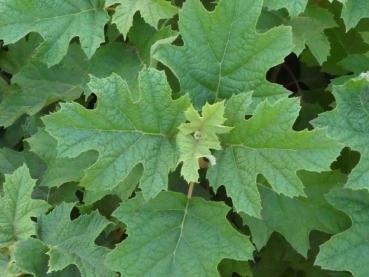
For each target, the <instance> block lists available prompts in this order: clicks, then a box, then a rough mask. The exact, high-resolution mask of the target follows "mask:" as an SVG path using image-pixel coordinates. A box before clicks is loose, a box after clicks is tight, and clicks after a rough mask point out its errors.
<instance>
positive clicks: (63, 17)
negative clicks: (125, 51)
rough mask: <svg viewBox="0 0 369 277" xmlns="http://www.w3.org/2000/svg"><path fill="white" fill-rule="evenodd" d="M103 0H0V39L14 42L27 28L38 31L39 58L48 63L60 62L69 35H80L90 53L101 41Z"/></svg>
mask: <svg viewBox="0 0 369 277" xmlns="http://www.w3.org/2000/svg"><path fill="white" fill-rule="evenodd" d="M103 3H104V1H102V0H91V1H85V0H73V1H70V0H69V1H56V0H51V1H48V0H29V1H27V2H24V1H13V0H1V1H0V14H1V16H0V39H2V40H4V43H5V44H10V43H15V42H16V41H18V40H19V39H21V38H22V37H24V36H25V35H27V34H28V33H30V32H37V33H40V34H41V36H42V37H43V38H44V42H43V43H42V44H41V45H40V46H39V47H38V51H37V52H38V53H37V55H38V56H39V58H40V60H41V61H42V62H44V63H47V65H48V66H52V65H55V64H57V63H59V62H60V61H61V60H62V58H63V57H64V56H65V55H66V54H67V50H68V45H69V42H70V41H71V39H72V38H74V37H75V36H79V40H80V42H81V47H82V49H83V51H84V52H85V53H86V55H87V57H89V58H90V57H91V56H92V55H93V54H94V53H95V51H96V49H97V48H98V47H99V46H100V44H101V43H102V42H104V40H105V39H104V26H105V24H106V23H107V22H108V15H107V13H106V11H105V10H104V6H103Z"/></svg>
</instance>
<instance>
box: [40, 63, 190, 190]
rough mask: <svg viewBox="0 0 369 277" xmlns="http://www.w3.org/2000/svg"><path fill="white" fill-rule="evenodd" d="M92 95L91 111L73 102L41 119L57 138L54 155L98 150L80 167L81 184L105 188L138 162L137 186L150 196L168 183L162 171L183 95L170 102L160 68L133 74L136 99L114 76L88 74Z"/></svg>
mask: <svg viewBox="0 0 369 277" xmlns="http://www.w3.org/2000/svg"><path fill="white" fill-rule="evenodd" d="M89 86H90V89H91V90H93V91H94V92H95V93H96V95H97V97H98V104H97V107H96V109H94V110H88V109H86V108H84V107H82V106H81V105H79V104H77V103H70V104H63V105H62V106H61V110H60V111H58V112H56V113H54V114H52V115H50V116H46V117H44V122H45V125H46V129H47V131H48V132H49V133H51V135H52V136H54V137H55V138H56V139H57V140H58V147H57V148H58V155H59V156H60V157H70V158H72V157H76V156H78V155H80V154H81V153H83V152H85V151H88V150H96V151H98V152H99V158H98V160H97V161H96V163H95V164H94V165H93V166H92V167H90V168H88V169H87V170H86V171H85V176H84V177H83V178H82V180H81V185H82V186H84V187H87V188H88V189H90V190H95V191H106V190H111V189H113V188H114V187H116V186H117V185H118V184H119V183H120V182H122V181H123V180H124V179H125V178H126V176H127V175H128V174H129V172H130V171H131V170H132V168H133V167H134V166H135V165H137V164H142V165H143V166H144V172H143V176H142V178H141V182H140V187H141V189H142V190H143V193H144V195H145V197H154V196H155V195H157V194H158V193H159V192H160V191H161V190H162V189H166V188H167V186H168V174H169V172H170V171H171V170H172V169H174V168H175V166H176V164H177V161H178V150H177V148H176V145H175V139H174V135H175V134H176V132H177V127H178V126H179V125H180V124H181V123H182V122H183V121H184V111H185V110H186V109H187V107H188V106H189V101H188V99H187V97H182V98H180V99H178V100H175V101H173V100H172V98H171V96H170V95H171V89H170V87H169V85H168V84H167V81H166V78H165V75H164V73H163V72H159V71H157V70H155V69H148V70H144V71H142V72H141V74H140V77H139V88H140V91H136V92H135V94H136V95H138V96H139V100H138V101H137V102H135V101H133V100H132V97H131V93H130V90H129V88H128V86H127V84H126V82H124V81H123V80H122V79H121V78H120V77H119V76H117V75H115V74H114V75H112V76H111V77H108V78H105V79H96V78H92V81H91V82H90V84H89Z"/></svg>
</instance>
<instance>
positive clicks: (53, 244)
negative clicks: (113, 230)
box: [37, 203, 114, 277]
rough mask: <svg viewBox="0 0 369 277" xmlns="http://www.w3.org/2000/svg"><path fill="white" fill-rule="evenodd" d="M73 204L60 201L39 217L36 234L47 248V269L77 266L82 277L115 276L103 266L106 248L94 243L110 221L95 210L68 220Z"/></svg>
mask: <svg viewBox="0 0 369 277" xmlns="http://www.w3.org/2000/svg"><path fill="white" fill-rule="evenodd" d="M72 207H73V204H65V203H63V204H60V205H59V206H57V207H56V208H55V209H54V210H53V211H52V212H51V213H50V214H48V215H44V216H42V217H40V218H39V220H38V225H37V226H38V229H37V233H38V237H39V238H40V240H41V241H42V242H43V243H44V244H45V245H47V247H48V248H49V251H48V252H47V254H48V255H49V256H50V259H49V272H54V271H59V270H62V269H64V268H66V267H67V266H69V265H72V264H74V265H76V266H77V267H78V269H79V271H80V273H81V276H82V277H99V276H101V277H108V276H114V273H113V272H111V271H110V270H109V269H108V268H106V267H105V266H104V259H105V256H106V254H107V253H108V252H109V250H108V248H105V247H102V246H98V245H96V244H95V242H94V241H95V239H96V237H97V236H98V235H99V234H100V233H101V232H102V231H103V230H104V228H105V227H106V226H107V225H108V224H109V221H108V220H106V219H105V218H104V217H103V216H101V215H99V214H98V212H93V213H91V214H89V215H81V216H79V217H78V218H77V219H75V220H73V221H71V220H70V213H71V209H72Z"/></svg>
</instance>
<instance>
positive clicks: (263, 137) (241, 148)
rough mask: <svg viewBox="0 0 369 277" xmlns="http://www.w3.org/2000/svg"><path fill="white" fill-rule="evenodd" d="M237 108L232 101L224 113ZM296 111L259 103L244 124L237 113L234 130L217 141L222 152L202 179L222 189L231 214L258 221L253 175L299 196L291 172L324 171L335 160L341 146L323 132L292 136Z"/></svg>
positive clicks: (281, 103)
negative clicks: (205, 177) (231, 204)
mask: <svg viewBox="0 0 369 277" xmlns="http://www.w3.org/2000/svg"><path fill="white" fill-rule="evenodd" d="M238 107H239V105H236V102H235V101H232V102H229V104H228V105H226V110H230V112H229V113H231V111H233V110H234V109H235V108H238ZM244 110H245V109H244ZM299 110H300V105H299V102H298V100H297V99H293V98H286V99H281V100H278V101H277V102H275V103H273V104H271V103H270V102H269V101H268V100H265V101H264V102H262V103H260V104H259V105H258V106H257V107H256V109H255V112H254V113H253V116H252V117H251V118H250V119H248V120H245V119H244V115H242V113H240V114H238V117H239V118H238V119H236V117H235V116H234V117H233V120H232V123H233V124H232V126H234V128H233V129H232V130H231V132H230V133H229V134H226V135H224V136H223V139H222V145H223V148H224V150H222V151H215V153H214V156H215V157H216V159H217V164H216V165H215V166H213V167H211V168H210V169H209V172H208V177H209V181H210V185H211V186H212V187H214V188H215V189H218V188H219V187H220V186H221V185H224V186H225V188H226V191H227V194H228V195H229V196H230V197H231V198H232V201H233V205H234V207H235V209H236V210H237V211H242V212H245V213H247V214H249V215H251V216H254V217H260V211H261V200H260V195H259V192H258V189H257V185H256V178H257V176H258V174H262V175H263V176H264V177H265V178H266V179H267V181H268V182H269V184H270V185H271V187H272V189H273V190H274V191H276V192H278V193H282V194H284V195H286V196H289V197H295V196H304V195H305V192H304V186H303V184H302V182H301V180H300V179H299V177H298V176H297V174H296V173H297V171H298V170H303V169H305V170H309V171H324V170H328V169H329V166H330V164H331V163H332V162H333V161H334V160H335V159H336V157H337V156H338V155H339V153H340V150H341V148H342V145H341V144H339V143H338V142H336V141H335V140H333V139H332V138H329V137H327V135H326V130H324V129H316V130H312V131H308V130H303V131H299V132H298V131H294V130H293V128H292V127H293V124H294V122H295V120H296V118H297V116H298V114H299ZM227 113H228V112H226V115H227ZM226 123H227V122H226Z"/></svg>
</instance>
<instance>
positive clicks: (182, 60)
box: [154, 0, 293, 107]
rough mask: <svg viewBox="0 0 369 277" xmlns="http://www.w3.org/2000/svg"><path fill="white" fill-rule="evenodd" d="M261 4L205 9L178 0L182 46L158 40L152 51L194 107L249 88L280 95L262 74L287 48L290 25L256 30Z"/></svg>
mask: <svg viewBox="0 0 369 277" xmlns="http://www.w3.org/2000/svg"><path fill="white" fill-rule="evenodd" d="M261 8H262V1H261V0H256V1H255V0H234V1H225V0H223V1H219V3H218V5H217V7H216V9H215V11H214V12H211V13H209V12H208V11H206V10H205V8H204V7H203V5H202V4H201V1H197V0H189V1H186V3H185V4H184V6H183V8H182V10H181V11H180V13H179V29H180V34H181V36H182V39H183V42H184V46H173V45H163V46H162V47H159V48H158V50H157V52H156V53H155V54H154V57H156V58H157V59H158V60H159V61H161V62H163V63H164V64H166V65H167V66H169V68H170V69H172V70H173V72H174V73H175V75H176V76H177V77H178V79H179V82H180V83H181V88H182V90H183V91H184V92H188V93H189V94H190V96H191V98H192V100H193V104H194V105H195V106H196V107H201V106H202V105H203V104H205V102H206V101H209V102H213V101H215V100H217V99H222V98H229V97H230V96H231V95H232V94H237V93H242V92H247V91H250V90H254V91H255V93H254V97H255V98H259V99H260V98H261V99H263V98H266V97H271V98H273V99H274V98H278V97H280V96H281V95H286V91H285V90H284V89H283V88H282V87H280V86H278V85H276V84H271V83H270V82H268V81H266V78H265V74H266V72H267V71H268V69H269V68H271V67H272V66H275V65H277V64H279V63H281V62H283V58H284V57H285V56H287V55H288V54H289V53H290V52H291V51H292V49H293V45H292V34H291V30H290V28H289V27H278V28H274V29H272V30H270V31H268V32H266V33H263V34H258V33H257V32H256V22H257V19H258V16H259V15H260V12H261Z"/></svg>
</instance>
